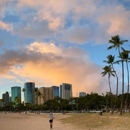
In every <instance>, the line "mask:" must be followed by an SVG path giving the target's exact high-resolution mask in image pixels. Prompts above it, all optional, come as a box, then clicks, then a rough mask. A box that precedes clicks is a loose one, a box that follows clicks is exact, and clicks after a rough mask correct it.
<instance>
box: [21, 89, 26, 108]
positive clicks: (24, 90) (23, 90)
mask: <svg viewBox="0 0 130 130" xmlns="http://www.w3.org/2000/svg"><path fill="white" fill-rule="evenodd" d="M22 92H23V93H24V106H25V104H26V102H25V92H26V89H25V88H23V89H22Z"/></svg>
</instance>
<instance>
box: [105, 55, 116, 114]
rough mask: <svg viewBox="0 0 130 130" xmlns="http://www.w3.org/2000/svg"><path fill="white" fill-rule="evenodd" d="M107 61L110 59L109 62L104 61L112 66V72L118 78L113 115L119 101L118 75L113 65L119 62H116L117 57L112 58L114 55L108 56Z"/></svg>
mask: <svg viewBox="0 0 130 130" xmlns="http://www.w3.org/2000/svg"><path fill="white" fill-rule="evenodd" d="M107 59H108V60H107V61H106V60H104V62H106V63H107V64H109V65H111V67H112V70H113V71H114V74H115V76H116V96H115V104H114V106H113V110H112V114H113V112H114V109H115V107H116V101H117V96H118V76H117V73H116V71H115V69H114V66H113V64H115V63H117V62H115V61H114V59H115V56H112V55H108V56H107Z"/></svg>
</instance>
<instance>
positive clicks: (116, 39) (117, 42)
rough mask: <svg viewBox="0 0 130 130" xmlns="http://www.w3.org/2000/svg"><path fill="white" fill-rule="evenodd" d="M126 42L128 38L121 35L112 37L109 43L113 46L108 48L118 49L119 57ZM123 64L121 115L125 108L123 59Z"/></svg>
mask: <svg viewBox="0 0 130 130" xmlns="http://www.w3.org/2000/svg"><path fill="white" fill-rule="evenodd" d="M125 42H128V40H121V39H120V37H119V35H116V36H113V37H111V40H109V43H110V44H112V46H109V47H108V50H110V49H112V48H116V49H118V53H119V57H120V58H121V53H120V48H121V45H123V44H124V43H125ZM121 64H122V98H121V106H120V115H122V109H123V101H124V100H123V94H124V64H123V60H121Z"/></svg>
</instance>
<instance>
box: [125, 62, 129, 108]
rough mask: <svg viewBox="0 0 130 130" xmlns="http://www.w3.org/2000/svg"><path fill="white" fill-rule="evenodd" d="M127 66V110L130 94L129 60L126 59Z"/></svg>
mask: <svg viewBox="0 0 130 130" xmlns="http://www.w3.org/2000/svg"><path fill="white" fill-rule="evenodd" d="M126 68H127V79H128V83H127V85H128V86H127V96H126V101H125V110H126V109H127V108H128V96H129V67H128V61H126Z"/></svg>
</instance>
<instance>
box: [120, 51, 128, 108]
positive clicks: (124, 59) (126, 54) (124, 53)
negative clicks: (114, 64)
mask: <svg viewBox="0 0 130 130" xmlns="http://www.w3.org/2000/svg"><path fill="white" fill-rule="evenodd" d="M122 50H123V52H122V53H121V58H122V60H123V61H125V62H126V68H127V79H128V82H127V85H128V86H127V96H126V101H125V109H126V108H127V101H128V95H129V66H128V62H129V61H130V58H129V52H128V51H126V50H125V49H124V48H122Z"/></svg>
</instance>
